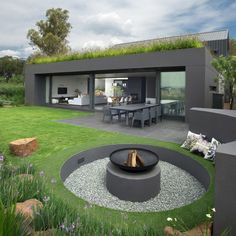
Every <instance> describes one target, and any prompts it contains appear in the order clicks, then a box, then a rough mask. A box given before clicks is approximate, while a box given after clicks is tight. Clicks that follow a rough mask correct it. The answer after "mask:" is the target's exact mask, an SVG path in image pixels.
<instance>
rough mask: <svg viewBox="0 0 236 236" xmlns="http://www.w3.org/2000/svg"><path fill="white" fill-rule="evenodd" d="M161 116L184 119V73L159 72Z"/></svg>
mask: <svg viewBox="0 0 236 236" xmlns="http://www.w3.org/2000/svg"><path fill="white" fill-rule="evenodd" d="M161 104H162V114H163V116H166V117H176V118H184V117H185V71H175V72H161Z"/></svg>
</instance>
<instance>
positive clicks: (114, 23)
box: [84, 12, 132, 36]
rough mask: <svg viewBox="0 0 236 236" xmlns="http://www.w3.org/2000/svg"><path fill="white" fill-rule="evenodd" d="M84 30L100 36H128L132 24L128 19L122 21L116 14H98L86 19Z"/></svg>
mask: <svg viewBox="0 0 236 236" xmlns="http://www.w3.org/2000/svg"><path fill="white" fill-rule="evenodd" d="M84 29H87V30H89V31H92V32H94V33H96V34H101V35H104V34H107V35H115V36H130V35H131V30H132V22H131V20H130V19H123V18H122V17H121V16H120V15H119V14H117V13H116V12H111V13H99V14H97V15H93V16H90V17H88V18H87V19H86V21H85V22H84Z"/></svg>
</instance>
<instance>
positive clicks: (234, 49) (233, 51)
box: [229, 39, 236, 56]
mask: <svg viewBox="0 0 236 236" xmlns="http://www.w3.org/2000/svg"><path fill="white" fill-rule="evenodd" d="M229 55H232V56H233V55H234V56H236V40H235V39H230V40H229Z"/></svg>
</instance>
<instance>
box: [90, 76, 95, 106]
mask: <svg viewBox="0 0 236 236" xmlns="http://www.w3.org/2000/svg"><path fill="white" fill-rule="evenodd" d="M94 96H95V74H90V75H89V108H90V109H91V110H94V106H95V102H94V100H95V99H94Z"/></svg>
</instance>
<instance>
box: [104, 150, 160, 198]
mask: <svg viewBox="0 0 236 236" xmlns="http://www.w3.org/2000/svg"><path fill="white" fill-rule="evenodd" d="M158 161H159V157H158V155H157V154H156V153H154V152H152V151H150V150H146V149H143V148H138V147H137V148H132V149H130V148H122V149H118V150H116V151H114V152H112V153H111V155H110V162H109V163H108V165H107V175H106V186H107V189H108V191H109V192H110V193H112V194H113V195H115V196H117V197H118V198H119V199H122V200H127V201H133V202H143V201H147V200H148V199H150V198H152V197H155V196H156V195H157V194H158V193H159V192H160V173H161V170H160V167H159V166H158V165H157V163H158Z"/></svg>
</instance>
